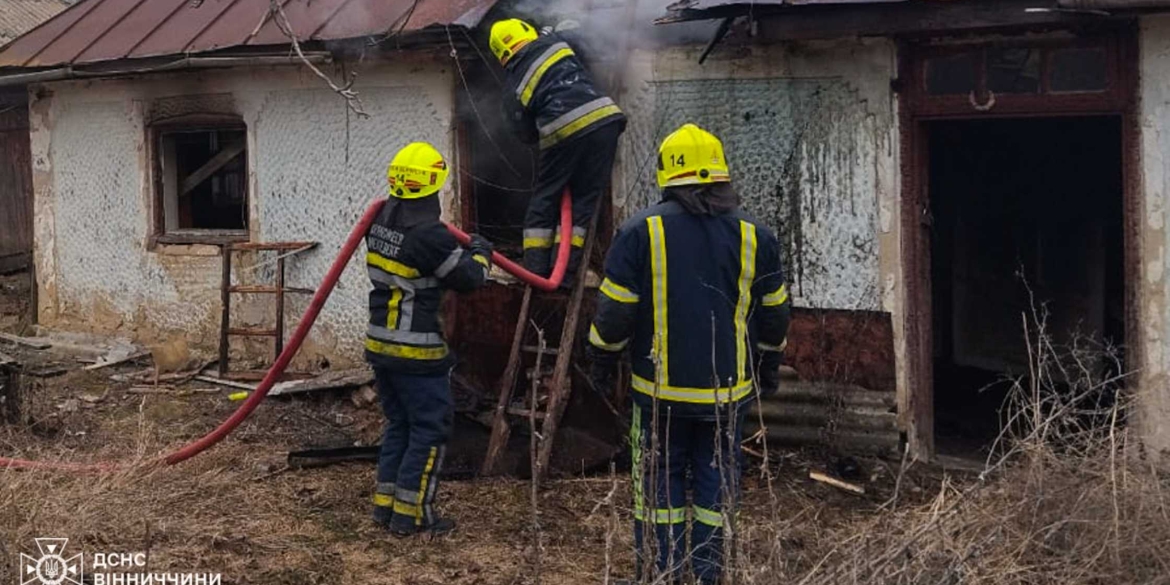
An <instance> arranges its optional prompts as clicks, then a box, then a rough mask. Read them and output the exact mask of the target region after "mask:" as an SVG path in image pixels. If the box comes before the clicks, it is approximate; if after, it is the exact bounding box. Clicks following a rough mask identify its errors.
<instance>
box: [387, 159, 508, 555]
mask: <svg viewBox="0 0 1170 585" xmlns="http://www.w3.org/2000/svg"><path fill="white" fill-rule="evenodd" d="M448 172H449V169H448V167H447V162H446V161H445V160H443V156H442V155H441V154H439V152H438V151H437V150H435V148H434V147H433V146H431V145H430V144H426V143H422V142H415V143H413V144H409V145H407V146H406V147H405V148H403V149H402V150H400V151H399V152H398V154H397V155H395V156H394V159H393V161H391V163H390V167H389V169H388V170H387V179H388V181H389V185H390V198H389V200H388V201H387V202H386V206H385V208H383V209H382V212H381V213H380V214H378V217H377V219H376V220H375V221H374V224H373V225H372V226H371V227H370V231H369V233H367V234H366V247H367V253H366V265H367V270H368V272H369V276H370V281H371V283H372V284H373V289H372V290H371V291H370V323H369V326H368V327H367V329H366V360H367V361H368V362H369V363H370V365H371V366H372V367H373V369H374V376H375V379H376V383H377V387H378V395H379V397H380V399H381V403H382V410H383V411H384V412H385V414H386V418H387V419H388V420H389V425H388V426H387V427H386V432H385V436H384V437H383V439H382V450H381V454H380V456H379V458H378V485H377V489H376V492H375V494H374V520H375V521H376V522H377V523H379V524H380V525H382V526H383V527H385V528H387V529H388V530H390V532H391V533H393V534H394V535H396V536H409V535H411V534H415V533H419V532H431V533H442V532H447V531H450V530H451V529H452V528H454V526H455V523H454V521H452V520H450V519H443V518H439V517H438V516H436V514H435V511H434V509H433V502H434V500H435V492H436V490H437V489H438V486H439V474H440V473H441V472H442V469H443V456H444V454H445V451H446V444H447V439H448V437H449V435H450V433H451V422H452V400H451V386H450V382H449V375H450V372H451V368H452V366H453V365H454V363H455V356H454V355H453V354H452V353H451V350H450V348H449V347H448V346H447V343H446V341H445V340H444V339H443V328H442V323H441V322H440V318H439V307H440V304H441V301H442V295H443V291H444V290H447V289H449V290H455V291H459V292H464V291H471V290H474V289H476V288H479V287H481V286H483V285H484V283H485V282H486V280H487V275H488V270H489V268H490V264H489V263H490V259H491V245H490V244H488V242H487V240H485V239H483V238H482V237H479V236H472V242H471V245H470V246H469V247H467V248H463V247H462V246H460V245H459V243H458V242H456V240H455V237H454V236H452V235H451V234H450V233H448V232H447V229H446V228H445V227H444V226H443V224H442V223H440V221H439V214H440V207H439V198H438V197H437V196H436V195H437V194H438V193H439V191H440V190H442V188H443V186H444V185H445V184H446V182H447V175H448Z"/></svg>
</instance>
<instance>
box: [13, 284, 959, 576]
mask: <svg viewBox="0 0 1170 585" xmlns="http://www.w3.org/2000/svg"><path fill="white" fill-rule="evenodd" d="M18 281H19V279H6V280H4V281H2V282H0V292H3V293H4V294H3V295H2V296H0V307H2V308H3V311H4V312H5V313H7V314H8V315H10V316H11V315H15V314H22V313H21V311H23V310H24V309H25V307H24V305H22V302H24V301H22V300H21V298H20V297H21V293H22V291H21V290H20V286H21V285H20V284H19V282H18ZM21 325H22V323H21V322H20V321H19V319H15V320H13V319H8V320H5V321H2V322H0V326H2V328H3V329H4V330H7V331H15V330H17V329H18V328H19V327H21ZM0 351H2V352H4V353H7V354H9V355H11V356H13V357H15V358H16V359H17V360H18V361H21V362H22V363H23V364H24V368H25V371H26V373H25V375H24V376H23V377H22V380H23V384H22V386H23V389H24V394H25V400H24V406H25V408H24V412H23V420H22V422H21V423H19V424H9V425H6V426H3V427H2V428H0V456H9V457H22V458H28V459H34V460H39V461H60V462H94V461H117V462H123V463H124V464H125V467H123V468H122V469H120V470H119V471H116V472H113V473H107V474H75V473H62V472H53V471H17V470H12V469H8V470H0V582H16V581H14V579H15V575H14V573H15V572H17V571H19V570H20V567H19V564H18V563H19V560H18V558H19V553H30V554H32V553H35V552H36V548H35V544H34V540H33V539H34V538H37V537H63V538H65V537H67V538H69V539H70V544H69V546H70V547H74V548H73V549H72V551H73V552H74V553H76V552H85V553H86V554H87V558H91V555H93V554H94V553H100V552H116V553H122V552H129V553H135V552H143V553H146V555H147V558H148V562H147V565H148V566H147V567H145V569H144V570H147V571H151V572H165V571H178V572H186V571H196V572H210V573H220V574H222V579H223V582H224V583H265V584H268V583H281V584H318V583H394V584H399V583H401V584H407V585H431V584H441V583H452V584H467V585H472V584H476V585H479V584H483V585H490V584H505V583H535V582H538V581H539V582H543V583H602V582H605V579H606V575H607V574H610V575H612V576H614V577H628V576H630V575H631V573H632V570H633V553H632V548H633V544H632V540H633V539H632V519H631V513H630V501H631V494H630V488H629V483H628V478H627V476H626V475H625V474H624V473H617V474H614V475H612V476H611V475H609V474H607V473H602V474H600V475H593V476H578V477H563V478H559V479H555V480H553V481H551V482H550V483H549V484H548V485H547V486H546V488H545V489H543V490H541V491H540V492H539V494H538V496H537V501H536V505H535V507H534V506H533V502H532V494H531V488H530V484H529V483H528V482H527V481H524V480H519V479H500V478H490V479H474V480H468V481H447V482H445V483H444V484H443V487H442V489H441V490H440V492H439V508H440V510H441V511H442V512H443V513H444V514H445V515H449V516H451V517H453V518H455V519H456V520H457V521H458V522H459V527H458V530H457V531H456V532H455V533H454V534H453V535H451V536H448V537H444V538H439V539H435V540H427V539H423V538H414V539H407V540H397V539H395V538H392V537H390V536H389V535H387V534H386V533H384V532H382V531H381V530H379V529H378V528H377V527H376V526H375V525H374V524H373V523H372V522H371V521H370V518H369V513H370V503H369V502H370V497H371V492H372V488H373V483H374V469H373V466H372V465H370V464H367V463H348V464H343V465H335V466H331V467H324V468H315V469H301V470H298V469H289V468H288V467H287V465H286V455H287V453H288V451H290V450H296V449H301V448H304V447H307V446H314V445H317V446H323V445H329V446H338V445H353V444H357V445H369V444H373V443H375V442H376V441H377V439H378V436H379V433H380V429H381V424H382V423H381V415H380V414H379V413H378V411H377V407H376V405H373V404H367V403H362V402H360V401H356V402H355V400H354V397H353V395H352V393H350V392H323V393H319V394H314V395H311V396H308V397H304V398H293V399H275V398H274V399H269V400H267V401H266V402H265V403H264V404H263V405H261V407H260V408H259V409H258V410H257V411H256V412H255V413H254V415H253V416H252V417H251V418H250V419H249V420H248V421H247V422H246V423H244V424H243V425H242V426H241V427H240V428H239V430H237V432H235V433H234V434H232V435H231V436H230V437H228V438H227V439H226V440H225V441H224V442H223V443H221V444H220V445H218V446H216V447H214V448H213V449H211V450H210V451H209V452H207V453H205V454H203V455H200V456H199V457H197V458H195V459H193V460H191V461H189V462H187V463H184V464H182V465H179V466H175V467H162V466H159V465H157V464H155V463H154V462H155V461H157V458H158V457H159V455H160V454H163V453H166V452H169V451H171V450H172V449H174V448H175V447H177V446H180V445H182V444H184V443H186V442H187V441H190V440H192V439H194V438H197V437H199V436H202V435H203V434H205V433H206V432H208V431H210V430H211V429H213V428H214V427H215V426H216V425H218V424H219V423H220V422H221V421H222V420H224V419H225V418H227V417H228V416H229V415H230V413H231V412H232V411H233V410H234V409H235V408H236V407H237V406H238V404H239V403H238V402H232V401H230V400H229V399H228V394H229V393H231V392H234V391H235V390H231V389H223V388H216V387H215V386H214V385H210V384H208V383H206V382H198V381H196V382H188V383H183V384H177V385H172V386H153V385H152V384H151V382H150V380H149V378H150V377H151V376H149V374H147V373H146V372H148V371H149V359H145V360H141V361H139V362H136V363H129V364H126V365H122V366H117V367H111V368H106V369H101V370H96V371H91V372H87V371H82V370H81V369H80V367H81V365H82V364H81V363H80V362H78V361H77V358H76V357H75V356H73V355H71V354H68V353H63V352H60V351H58V350H55V349H50V350H34V349H29V348H22V347H17V346H13V345H11V344H8V343H3V342H0ZM61 371H64V373H60V372H61ZM135 374H139V375H145V376H146V378H147V380H146V381H145V382H144V381H135V380H134V379H133V376H134V375H135ZM771 458H772V461H773V463H772V464H771V465H770V467H769V468H768V469H769V471H770V473H771V475H772V476H773V477H774V478H775V480H774V481H773V482H772V483H771V485H770V486H769V485H768V482H767V481H766V480H765V479H764V476H763V474H762V470H761V465H760V462H759V460H755V459H753V460H751V466H750V468H749V471H748V475H747V477H746V478H745V505H744V508H743V511H742V514H741V516H740V520H739V522H740V533H741V534H742V535H743V542H744V546H745V550H746V551H748V553H750V552H751V551H752V550H753V547H755V548H756V549H758V550H757V552H756V554H760V555H765V554H772V555H774V554H775V551H776V550H780V551H782V554H783V556H784V558H783V559H781V560H780V562H779V563H778V564H779V565H782V566H786V567H790V568H791V569H792V570H793V571H794V572H799V570H801V569H802V568H804V569H807V568H809V567H812V566H814V565H815V564H816V563H817V562H818V561H820V560H821V559H822V557H823V556H824V554H825V553H826V552H827V551H824V550H821V544H820V543H822V542H823V537H824V535H825V534H828V533H835V532H837V531H842V530H845V531H847V530H848V527H849V526H850V524H851V523H854V522H863V521H866V520H867V519H868V518H871V517H872V516H873V515H874V513H875V511H876V510H878V508H879V506H880V505H881V504H883V503H884V502H887V501H888V500H889V499H890V497H891V495H892V493H893V490H894V485H895V480H896V476H897V475H898V473H897V467H898V465H897V463H886V462H882V461H878V460H862V461H859V462H858V463H859V467H860V469H859V470H858V475H857V478H858V479H857V481H858V483H860V484H861V485H864V486H865V489H866V492H867V493H866V494H865V495H863V496H859V495H854V494H849V493H846V492H843V491H841V490H838V489H836V488H832V487H828V486H826V485H824V484H821V483H817V482H813V481H811V480H809V479H808V471H809V469H810V467H817V468H822V467H826V466H828V467H832V466H833V464H834V462H835V461H836V460H835V459H833V458H830V457H827V456H823V455H818V454H812V453H801V452H778V451H772V452H771ZM943 475H944V472H942V471H941V470H937V469H922V470H920V471H915V472H913V473H911V474H908V475H907V476H906V477H904V478H903V479H902V483H901V486H900V489H901V493H902V497H903V498H907V499H918V500H921V499H923V498H924V497H925V496H926V495H927V494H931V493H933V492H935V491H936V489H937V486H938V485H939V483H940V482H941V481H942V478H943ZM534 508H535V514H534ZM534 524H535V525H536V526H538V529H534ZM538 542H539V543H540V545H539V546H537V543H538ZM777 543H779V547H778V548H777V546H776V545H777ZM757 545H758V546H757ZM770 564H771V565H772V566H776V565H777V563H776V562H772V563H770ZM755 582H760V583H768V582H773V581H772V580H771V579H769V578H768V576H767V575H760V576H758V579H757V580H755Z"/></svg>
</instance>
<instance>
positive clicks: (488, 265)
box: [471, 254, 491, 268]
mask: <svg viewBox="0 0 1170 585" xmlns="http://www.w3.org/2000/svg"><path fill="white" fill-rule="evenodd" d="M471 259H472V260H475V261H476V262H478V263H480V264H482V265H483V267H484V268H491V262H490V261H489V260H488V259H487V258H484V257H483V256H480V255H479V254H476V255H474V256H472V257H471Z"/></svg>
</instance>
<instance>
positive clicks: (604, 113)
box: [540, 106, 622, 148]
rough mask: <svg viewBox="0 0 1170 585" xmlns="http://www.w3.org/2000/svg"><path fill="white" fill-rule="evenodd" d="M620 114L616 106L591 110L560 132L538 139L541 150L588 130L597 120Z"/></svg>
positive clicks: (619, 109)
mask: <svg viewBox="0 0 1170 585" xmlns="http://www.w3.org/2000/svg"><path fill="white" fill-rule="evenodd" d="M620 113H622V110H621V108H619V107H617V106H605V107H604V108H598V109H596V110H593V111H592V112H589V113H588V114H585V115H584V116H581V117H580V118H577V119H576V120H575V121H573V122H572V123H570V124H566V125H565V127H564V128H561V129H560V130H557V131H556V132H553V133H552V134H549V135H548V136H545V137H544V138H541V139H540V147H541V148H548V147H550V146H553V145H555V144H556V143H558V142H560V141H562V140H564V139H566V138H568V137H570V136H572V135H574V134H576V133H577V132H580V131H581V130H584V129H585V128H588V127H589V126H590V125H592V124H593V123H594V122H597V121H598V120H601V119H603V118H608V117H610V116H615V115H617V114H620Z"/></svg>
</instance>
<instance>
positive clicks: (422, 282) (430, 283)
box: [367, 266, 439, 291]
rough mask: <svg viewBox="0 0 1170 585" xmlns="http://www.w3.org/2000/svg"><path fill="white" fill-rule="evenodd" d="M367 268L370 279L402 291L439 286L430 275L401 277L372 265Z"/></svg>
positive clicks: (437, 280) (436, 280)
mask: <svg viewBox="0 0 1170 585" xmlns="http://www.w3.org/2000/svg"><path fill="white" fill-rule="evenodd" d="M367 268H368V272H369V273H370V280H372V281H374V282H378V283H382V284H385V285H387V286H396V287H398V288H400V289H402V290H404V291H406V290H422V289H426V288H438V287H439V279H437V278H433V277H430V276H425V277H423V278H403V277H401V276H398V275H396V274H390V273H389V272H386V271H385V270H382V269H381V268H377V267H374V266H368V267H367Z"/></svg>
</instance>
